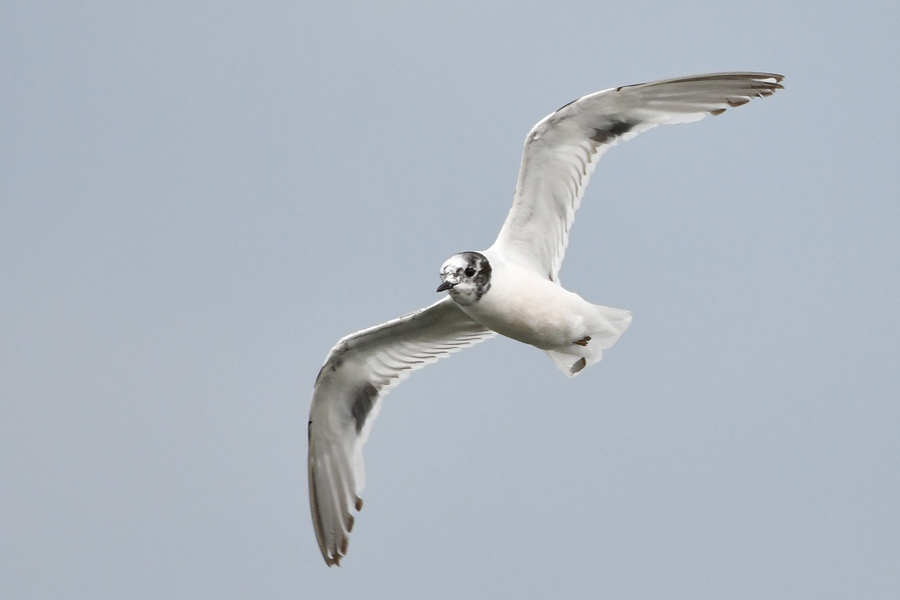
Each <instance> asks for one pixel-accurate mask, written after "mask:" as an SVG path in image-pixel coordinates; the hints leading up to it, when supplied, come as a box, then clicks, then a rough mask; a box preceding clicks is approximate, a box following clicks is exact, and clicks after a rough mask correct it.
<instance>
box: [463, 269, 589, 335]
mask: <svg viewBox="0 0 900 600" xmlns="http://www.w3.org/2000/svg"><path fill="white" fill-rule="evenodd" d="M488 260H490V261H491V267H492V269H493V272H492V274H491V288H490V290H489V291H488V293H487V294H485V295H484V296H483V297H482V298H481V300H479V301H478V302H476V303H474V304H472V305H469V306H461V307H460V308H462V309H463V311H465V312H466V314H468V315H469V316H470V317H472V318H473V319H474V320H476V321H478V322H479V323H481V324H482V325H484V326H485V327H488V328H490V329H492V330H494V331H496V332H497V333H499V334H501V335H505V336H507V337H510V338H512V339H514V340H518V341H520V342H523V343H526V344H531V345H532V346H536V347H537V348H540V349H541V350H549V349H552V348H559V347H561V346H565V345H568V344H571V343H572V342H574V341H575V340H577V339H580V338H581V337H583V333H582V332H583V330H584V325H585V319H584V315H586V314H587V310H589V308H590V304H588V303H587V302H585V301H584V300H583V299H582V298H581V297H580V296H578V295H577V294H573V293H572V292H569V291H567V290H565V289H563V288H562V287H561V286H559V285H558V284H556V283H553V282H552V281H550V280H549V279H545V278H542V277H540V276H539V275H537V274H535V273H533V272H532V271H530V270H527V269H523V268H522V267H519V266H517V265H515V264H511V263H504V262H503V261H502V260H500V259H498V258H496V257H492V256H488Z"/></svg>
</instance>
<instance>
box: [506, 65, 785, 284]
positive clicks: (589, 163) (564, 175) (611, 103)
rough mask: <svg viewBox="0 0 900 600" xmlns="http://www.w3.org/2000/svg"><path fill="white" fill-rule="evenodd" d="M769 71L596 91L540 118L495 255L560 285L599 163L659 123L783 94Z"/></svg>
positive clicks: (527, 144) (527, 140)
mask: <svg viewBox="0 0 900 600" xmlns="http://www.w3.org/2000/svg"><path fill="white" fill-rule="evenodd" d="M782 79H784V78H783V76H781V75H776V74H773V73H713V74H709V75H697V76H695V77H682V78H679V79H667V80H664V81H656V82H653V83H641V84H637V85H628V86H623V87H618V88H614V89H609V90H604V91H602V92H596V93H594V94H590V95H588V96H584V97H582V98H579V99H578V100H575V101H574V102H570V103H569V104H567V105H565V106H563V107H562V108H560V109H559V110H557V111H556V112H554V113H552V114H550V115H548V116H547V117H545V118H544V119H543V120H541V121H540V122H539V123H538V124H537V125H535V126H534V128H533V129H532V130H531V131H530V132H529V133H528V136H527V137H526V138H525V151H524V154H523V156H522V166H521V169H520V170H519V181H518V184H517V185H516V195H515V198H514V200H513V205H512V209H511V210H510V212H509V216H508V217H507V218H506V222H505V223H504V224H503V228H502V229H501V230H500V235H499V236H498V237H497V241H496V242H494V245H493V246H492V249H493V250H495V251H497V252H500V253H502V254H503V256H504V257H507V258H509V259H511V260H513V261H515V262H517V263H519V264H521V265H523V266H526V267H529V268H532V269H534V270H535V271H537V272H538V273H540V274H541V275H543V276H546V277H548V278H549V279H550V280H552V281H555V282H558V281H559V278H558V274H559V268H560V265H561V264H562V260H563V256H564V255H565V251H566V246H567V245H568V243H569V228H570V227H571V226H572V222H573V221H574V220H575V211H576V210H577V209H578V205H579V204H580V203H581V198H582V196H584V189H585V187H587V184H588V180H589V179H590V177H591V173H593V172H594V169H595V168H596V165H597V160H598V159H599V158H600V157H601V156H602V155H603V153H604V152H606V150H607V149H608V148H609V147H610V146H613V145H615V144H616V142H617V141H618V140H620V139H621V140H629V139H631V138H633V137H634V136H636V135H637V134H639V133H641V132H642V131H646V130H648V129H650V128H652V127H655V126H657V125H661V124H671V123H688V122H691V121H697V120H700V119H702V118H703V117H704V116H706V113H710V114H713V115H718V114H721V113H723V112H725V109H727V108H728V107H731V106H740V105H742V104H746V103H747V102H749V101H750V99H751V98H759V97H762V96H771V95H772V94H773V93H775V91H776V90H779V89H781V88H782V86H781V85H780V83H779V82H780V81H781V80H782Z"/></svg>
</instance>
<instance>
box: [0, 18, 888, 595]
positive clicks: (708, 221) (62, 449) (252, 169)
mask: <svg viewBox="0 0 900 600" xmlns="http://www.w3.org/2000/svg"><path fill="white" fill-rule="evenodd" d="M327 4H328V5H327V7H326V3H319V5H318V6H311V5H310V4H309V3H306V2H272V3H256V4H253V5H250V4H249V3H239V2H216V3H213V2H209V3H200V2H130V3H119V2H78V3H73V2H67V3H63V2H55V3H54V2H51V3H37V2H18V1H7V2H4V3H3V4H2V6H0V486H2V487H0V596H2V597H3V598H90V599H103V598H110V599H113V598H114V599H120V598H130V599H132V598H134V599H137V598H216V599H223V598H301V599H307V598H308V599H314V598H326V597H334V598H355V597H359V598H363V597H364V598H429V599H430V598H435V599H444V598H446V599H450V598H551V597H553V598H685V599H698V598H699V599H705V598H709V599H713V598H717V599H718V598H747V599H751V598H752V599H759V598H786V599H787V598H790V599H796V598H816V599H823V598H835V599H837V598H851V597H852V598H867V599H874V598H897V597H898V596H900V568H898V565H900V510H898V507H900V347H898V342H897V340H898V339H900V319H898V298H900V235H898V232H900V169H898V157H900V142H898V140H900V127H898V116H897V114H898V111H897V108H896V105H897V99H898V98H900V78H898V77H897V65H898V50H900V37H898V35H897V24H898V23H900V8H898V7H900V5H898V4H897V3H896V2H880V3H878V2H874V3H858V2H849V1H845V2H829V3H826V4H825V5H823V4H822V3H821V2H794V1H789V0H788V1H784V0H778V1H774V0H773V1H764V2H749V3H723V2H691V3H687V4H685V3H669V2H643V1H634V0H630V1H628V2H603V1H590V2H564V1H563V2H560V1H554V2H544V3H526V2H505V3H487V4H485V3H483V2H477V3H455V4H452V5H448V4H446V3H422V2H382V3H358V4H353V3H343V2H331V3H327ZM726 70H765V71H774V72H779V73H784V74H785V75H786V76H787V79H786V80H785V86H786V89H785V90H784V91H782V92H779V93H778V94H776V95H775V96H773V97H771V98H768V99H762V100H756V101H754V102H752V103H751V104H749V105H747V106H744V107H741V108H739V109H735V110H729V111H728V112H726V113H725V114H724V115H723V116H721V117H717V118H707V119H705V120H703V121H701V122H699V123H694V124H690V125H679V126H677V127H663V128H657V129H654V130H653V131H651V132H648V133H646V134H643V135H641V136H639V137H638V138H637V139H635V140H633V141H631V142H628V143H627V144H623V145H620V146H617V147H616V148H614V149H613V150H612V151H610V152H609V153H608V154H607V155H606V156H605V157H604V158H603V160H602V161H601V163H600V166H599V168H598V169H597V171H596V174H595V175H594V178H593V181H592V183H591V186H590V187H589V188H588V193H587V196H586V198H585V201H584V204H583V206H582V209H581V211H580V212H579V215H578V219H577V220H576V224H575V227H574V229H573V232H572V239H571V244H570V246H569V251H568V254H567V258H566V262H565V264H564V266H563V269H562V272H561V278H562V281H563V283H564V284H565V285H566V287H568V288H569V289H571V290H573V291H576V292H578V293H579V294H581V295H582V296H583V297H585V298H586V299H588V300H590V301H592V302H595V303H598V304H606V305H610V306H615V307H620V308H625V309H629V310H631V311H632V312H633V314H634V323H633V325H632V327H631V328H630V329H629V331H628V332H627V333H626V334H625V335H624V336H623V337H622V338H621V340H620V341H619V343H618V344H617V345H616V346H615V347H614V348H613V349H612V350H610V351H608V352H607V353H606V354H605V358H604V360H603V362H602V363H600V364H599V365H596V366H594V367H592V368H590V369H588V370H587V371H585V372H584V373H583V374H582V375H580V376H579V377H578V378H576V379H574V380H567V379H565V378H564V377H563V376H562V375H561V374H560V373H559V372H558V371H557V370H556V368H555V367H554V366H553V364H552V363H551V362H550V361H549V360H548V359H547V357H546V356H545V355H544V354H543V353H542V352H539V351H537V350H534V349H533V348H529V347H526V346H522V345H519V344H517V343H514V342H511V341H509V340H505V339H496V340H492V341H490V342H488V343H485V344H482V345H480V346H478V347H476V348H473V349H470V350H467V351H465V352H463V353H461V354H458V355H455V356H453V357H452V358H450V359H448V360H445V361H442V362H440V363H438V364H436V365H433V366H431V367H429V368H427V369H424V370H423V371H420V372H418V373H416V374H415V375H414V376H413V377H412V378H411V379H410V380H409V381H407V382H406V383H404V384H403V385H402V386H400V387H399V388H397V389H396V390H395V391H394V392H393V393H392V394H391V395H390V396H389V397H388V398H387V400H386V402H385V405H384V410H383V411H382V413H381V416H380V417H379V419H378V422H377V423H376V424H375V427H374V429H373V432H372V436H371V437H370V440H369V443H368V445H367V448H366V464H367V467H368V487H367V489H366V491H365V494H364V497H365V508H364V509H363V511H362V513H361V514H360V515H359V517H358V519H357V525H356V528H355V530H354V532H353V535H352V538H351V543H350V548H349V556H348V557H347V558H346V559H345V560H344V562H343V566H342V567H341V568H340V569H335V568H332V569H328V568H327V567H326V566H325V564H324V562H323V561H322V559H321V557H320V554H319V549H318V547H317V546H316V542H315V536H314V534H313V530H312V524H311V521H310V517H309V508H308V496H307V483H306V422H307V416H308V409H309V400H310V395H311V391H312V384H313V381H314V379H315V376H316V373H317V371H318V369H319V367H320V365H321V364H322V362H323V361H324V358H325V356H326V354H327V352H328V350H329V349H330V348H331V347H332V345H333V344H334V343H335V342H336V341H337V340H338V338H340V337H341V336H343V335H345V334H347V333H350V332H352V331H356V330H358V329H361V328H363V327H368V326H371V325H374V324H377V323H380V322H382V321H385V320H387V319H389V318H393V317H396V316H399V315H401V314H403V313H406V312H408V311H410V310H413V309H416V308H419V307H421V306H424V305H426V304H429V303H431V302H434V301H435V300H437V299H438V297H437V295H436V294H435V293H434V289H435V287H436V286H437V283H438V282H439V279H438V275H437V271H438V268H439V266H440V264H441V263H442V262H443V261H444V259H446V258H447V257H448V256H450V255H451V254H453V253H455V252H458V251H462V250H473V249H483V248H485V247H487V246H489V245H490V244H491V242H492V241H493V239H494V237H495V236H496V234H497V231H498V230H499V228H500V225H501V223H502V222H503V219H504V218H505V215H506V212H507V210H508V208H509V205H510V202H511V200H512V192H513V189H514V186H515V181H516V175H517V172H518V166H519V159H520V155H521V147H522V143H523V141H524V138H525V134H526V133H527V131H528V130H529V129H530V128H531V127H532V125H533V124H534V123H535V122H537V121H538V120H539V119H541V118H542V117H543V116H544V115H546V114H547V113H549V112H551V111H552V110H554V109H556V108H557V107H559V106H561V105H562V104H565V103H566V102H568V101H570V100H572V99H574V98H576V97H578V96H580V95H582V94H586V93H590V92H594V91H597V90H599V89H603V88H607V87H613V86H618V85H623V84H629V83H637V82H642V81H649V80H654V79H660V78H667V77H674V76H680V75H690V74H696V73H703V72H709V71H726Z"/></svg>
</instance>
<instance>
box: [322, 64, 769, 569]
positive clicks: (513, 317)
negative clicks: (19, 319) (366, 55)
mask: <svg viewBox="0 0 900 600" xmlns="http://www.w3.org/2000/svg"><path fill="white" fill-rule="evenodd" d="M782 79H783V77H782V76H781V75H776V74H772V73H714V74H709V75H698V76H694V77H684V78H680V79H668V80H664V81H657V82H653V83H644V84H638V85H630V86H623V87H619V88H614V89H609V90H604V91H601V92H597V93H594V94H590V95H588V96H584V97H582V98H579V99H578V100H575V101H574V102H571V103H569V104H567V105H565V106H563V107H562V108H560V109H559V110H557V111H555V112H554V113H552V114H550V115H548V116H547V117H545V118H544V119H542V120H541V121H540V122H538V123H537V125H535V126H534V128H533V129H532V130H531V131H530V132H529V133H528V136H527V137H526V139H525V149H524V153H523V156H522V166H521V169H520V172H519V180H518V184H517V186H516V193H515V197H514V199H513V205H512V209H511V210H510V212H509V216H508V217H507V218H506V222H505V223H504V224H503V227H502V229H501V230H500V234H499V236H498V237H497V240H496V241H495V242H494V244H493V245H492V246H491V247H490V248H488V249H487V250H484V251H483V252H466V253H462V254H457V255H455V256H453V257H451V258H450V259H448V260H447V262H445V263H444V265H443V266H442V268H441V279H442V281H443V283H442V284H441V286H440V287H439V288H438V291H444V290H446V291H448V292H449V296H448V297H445V298H444V299H443V300H441V301H439V302H437V303H435V304H433V305H431V306H429V307H427V308H424V309H422V310H420V311H417V312H414V313H411V314H408V315H406V316H403V317H400V318H399V319H394V320H393V321H388V322H387V323H384V324H382V325H378V326H376V327H371V328H369V329H365V330H363V331H359V332H357V333H354V334H351V335H348V336H346V337H345V338H343V339H341V340H340V341H339V342H338V344H337V345H336V346H335V347H334V348H332V350H331V352H330V353H329V355H328V358H327V359H326V361H325V365H324V366H323V367H322V370H321V371H320V372H319V376H318V378H317V379H316V384H315V388H314V391H313V398H312V405H311V407H310V417H309V430H308V431H309V465H308V466H309V498H310V508H311V510H312V519H313V525H314V527H315V531H316V537H317V539H318V542H319V547H320V549H321V550H322V555H323V557H324V558H325V562H326V563H327V564H328V565H329V566H330V565H335V564H339V562H340V559H341V558H342V557H343V556H344V555H345V554H346V552H347V542H348V534H349V533H350V530H351V529H352V528H353V520H354V519H353V515H352V512H353V510H359V509H360V508H361V507H362V500H361V499H360V494H361V493H362V490H363V487H364V485H365V475H364V470H363V460H362V447H363V444H364V443H365V440H366V437H367V436H368V433H369V430H370V429H371V427H372V422H373V421H374V420H375V417H376V416H377V414H378V411H379V410H380V407H381V400H382V398H383V397H384V396H385V395H386V394H387V393H388V391H390V389H391V388H392V387H394V386H395V385H397V384H398V383H400V381H402V380H403V379H405V378H406V377H408V376H409V375H410V373H412V371H414V370H416V369H419V368H421V367H423V366H425V365H426V364H430V363H432V362H435V361H437V360H438V359H440V358H443V357H445V356H448V355H449V354H450V353H452V352H456V351H458V350H461V349H462V348H466V347H468V346H471V345H473V344H477V343H478V342H481V341H483V340H486V339H488V338H490V337H493V336H494V335H496V334H497V333H500V334H503V335H506V336H508V337H511V338H513V339H516V340H519V341H522V342H524V343H527V344H531V345H533V346H535V347H537V348H540V349H542V350H545V351H547V353H548V354H549V355H550V357H551V358H552V359H553V362H554V363H555V364H556V366H557V367H558V368H559V369H560V370H561V371H562V372H563V373H565V374H566V375H568V376H573V375H575V374H577V373H578V372H580V371H581V370H583V369H584V368H585V367H587V366H589V365H591V364H594V363H596V362H597V361H599V360H600V358H601V356H602V351H603V350H605V349H606V348H609V347H610V346H612V345H613V344H614V343H615V341H616V340H617V339H618V338H619V336H620V335H622V333H623V332H624V331H625V329H626V328H627V327H628V325H629V324H630V323H631V315H630V314H629V313H628V311H624V310H620V309H615V308H609V307H605V306H598V305H593V304H589V303H588V302H586V301H585V300H583V299H582V298H581V297H580V296H578V295H577V294H574V293H572V292H569V291H567V290H565V289H563V288H562V286H561V285H560V283H559V268H560V266H561V264H562V260H563V257H564V255H565V250H566V246H567V244H568V241H569V229H570V228H571V226H572V222H573V221H574V218H575V211H576V210H577V209H578V205H579V204H580V203H581V199H582V197H583V195H584V190H585V187H586V186H587V184H588V181H589V179H590V176H591V173H593V171H594V168H595V167H596V163H597V159H598V158H599V157H600V156H602V155H603V153H604V152H606V150H607V149H609V148H610V147H611V146H613V145H615V144H616V143H617V142H618V141H619V140H628V139H631V138H632V137H634V136H635V135H637V134H638V133H641V132H643V131H646V130H648V129H650V128H652V127H655V126H656V125H661V124H672V123H687V122H691V121H696V120H699V119H702V118H703V117H704V116H705V115H706V114H707V113H709V114H714V115H716V114H720V113H722V112H724V111H725V110H726V109H727V108H729V107H734V106H740V105H742V104H746V103H747V102H749V101H750V100H751V99H752V98H758V97H763V96H770V95H772V94H773V93H774V92H775V91H776V90H779V89H781V88H782V86H781V85H780V82H781V81H782Z"/></svg>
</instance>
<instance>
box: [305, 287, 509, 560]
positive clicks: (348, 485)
mask: <svg viewBox="0 0 900 600" xmlns="http://www.w3.org/2000/svg"><path fill="white" fill-rule="evenodd" d="M494 335H496V334H495V333H494V332H493V331H491V330H490V329H486V328H485V327H483V326H481V325H479V324H478V323H476V322H475V321H473V320H472V319H470V318H469V317H468V316H467V315H466V314H465V313H464V312H463V311H462V310H460V308H459V307H458V306H456V304H455V303H454V302H453V300H451V299H450V297H449V296H448V297H446V298H444V299H443V300H441V301H440V302H437V303H436V304H432V305H431V306H429V307H428V308H423V309H422V310H419V311H417V312H414V313H410V314H408V315H406V316H403V317H400V318H399V319H394V320H393V321H388V322H387V323H384V324H382V325H378V326H377V327H372V328H369V329H364V330H363V331H359V332H357V333H354V334H351V335H348V336H347V337H345V338H343V339H342V340H340V341H339V342H338V343H337V345H336V346H335V347H334V348H332V350H331V352H330V353H329V354H328V358H327V359H326V361H325V365H324V366H323V367H322V370H321V371H319V376H318V378H317V379H316V385H315V388H314V390H313V398H312V405H311V406H310V409H309V430H308V432H309V504H310V509H311V510H312V520H313V526H314V527H315V530H316V538H317V539H318V541H319V548H320V549H321V550H322V556H323V557H324V558H325V562H326V563H327V564H328V566H331V565H336V564H339V562H340V560H341V557H343V556H344V555H345V554H346V553H347V541H348V538H347V536H348V534H349V533H350V530H351V529H352V528H353V515H352V514H351V512H350V509H351V508H355V509H356V510H357V511H358V510H359V509H360V508H362V500H361V499H360V497H359V496H360V494H361V493H362V490H363V487H364V486H365V474H364V470H363V458H362V447H363V444H364V443H365V441H366V437H367V436H368V434H369V430H370V429H371V427H372V422H373V421H374V420H375V417H376V416H377V415H378V411H379V410H380V409H381V399H382V398H383V397H384V396H385V395H386V394H387V393H388V391H390V389H391V388H393V387H394V386H395V385H397V384H398V383H400V382H401V381H403V380H404V379H406V378H407V377H409V375H410V373H412V372H413V371H415V370H416V369H420V368H422V367H424V366H425V365H427V364H430V363H433V362H435V361H437V360H438V359H440V358H444V357H445V356H447V355H449V354H450V353H451V352H456V351H458V350H461V349H463V348H466V347H468V346H472V345H473V344H477V343H478V342H480V341H483V340H486V339H488V338H490V337H493V336H494Z"/></svg>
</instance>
